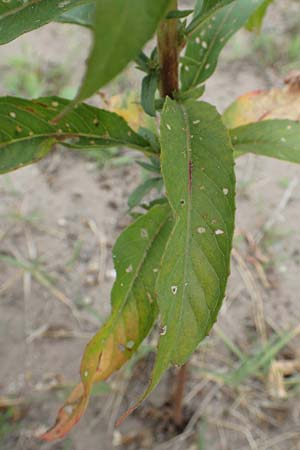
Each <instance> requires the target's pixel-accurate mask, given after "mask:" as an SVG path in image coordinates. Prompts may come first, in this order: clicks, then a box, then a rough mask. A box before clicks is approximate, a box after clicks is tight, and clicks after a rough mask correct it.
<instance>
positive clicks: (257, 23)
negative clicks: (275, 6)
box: [246, 0, 273, 33]
mask: <svg viewBox="0 0 300 450" xmlns="http://www.w3.org/2000/svg"><path fill="white" fill-rule="evenodd" d="M272 2H273V0H265V1H264V2H263V4H262V5H261V6H260V7H259V8H258V10H257V11H255V13H254V14H252V16H251V17H250V18H249V20H248V22H247V24H246V28H247V30H249V31H256V32H257V33H258V32H259V31H260V29H261V27H262V24H263V20H264V17H265V15H266V13H267V10H268V7H269V6H270V5H271V3H272Z"/></svg>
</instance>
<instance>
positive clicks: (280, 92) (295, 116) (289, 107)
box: [223, 79, 300, 128]
mask: <svg viewBox="0 0 300 450" xmlns="http://www.w3.org/2000/svg"><path fill="white" fill-rule="evenodd" d="M292 81H293V80H292V79H291V80H290V84H288V85H287V86H285V87H284V88H273V89H270V90H265V91H253V92H249V93H247V94H244V95H242V96H241V97H239V98H238V99H237V100H235V101H234V102H233V103H232V104H231V105H230V106H229V107H228V108H227V110H226V111H225V112H224V114H223V121H224V123H225V125H226V126H227V127H228V128H236V127H239V126H241V125H246V124H248V123H251V122H260V121H262V120H269V119H290V120H295V121H299V120H300V89H295V88H294V84H293V82H292Z"/></svg>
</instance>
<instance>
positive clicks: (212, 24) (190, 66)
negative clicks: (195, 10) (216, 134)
mask: <svg viewBox="0 0 300 450" xmlns="http://www.w3.org/2000/svg"><path fill="white" fill-rule="evenodd" d="M263 2H264V0H247V1H245V0H235V1H234V2H227V3H230V4H228V5H227V6H224V5H223V4H222V3H223V2H221V1H220V2H217V5H218V4H219V6H223V7H222V8H219V9H217V10H216V11H214V12H213V13H212V10H210V11H209V12H208V13H207V17H206V15H203V16H202V15H201V14H200V16H196V17H195V19H194V21H192V22H191V24H190V26H189V27H188V29H187V34H188V44H187V48H186V52H185V60H184V64H183V65H182V70H181V81H182V88H183V90H188V89H190V88H192V87H195V86H197V85H198V84H200V83H203V82H204V81H205V80H207V79H208V78H209V77H210V76H211V75H212V73H213V72H214V71H215V68H216V66H217V62H218V58H219V55H220V53H221V51H222V49H223V47H224V46H225V44H226V42H227V41H228V40H229V38H231V36H232V35H233V34H234V33H236V31H237V30H239V28H241V27H242V26H243V25H245V23H246V22H247V20H248V19H249V17H250V16H251V15H252V14H253V13H254V12H255V11H256V10H257V8H258V7H259V6H260V5H261V4H262V3H263ZM224 4H226V2H225V3H224Z"/></svg>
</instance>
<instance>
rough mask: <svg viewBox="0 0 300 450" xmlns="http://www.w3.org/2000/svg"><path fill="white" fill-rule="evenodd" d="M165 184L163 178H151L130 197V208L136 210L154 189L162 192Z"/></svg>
mask: <svg viewBox="0 0 300 450" xmlns="http://www.w3.org/2000/svg"><path fill="white" fill-rule="evenodd" d="M162 186H163V183H162V178H161V177H155V178H149V179H148V180H146V181H144V183H142V184H140V185H139V186H138V187H137V188H136V189H135V190H134V191H133V192H132V194H131V195H130V196H129V198H128V206H129V208H131V209H132V208H135V207H136V206H138V205H139V204H140V203H141V201H142V200H143V198H144V197H145V196H146V195H147V194H149V192H150V191H152V189H157V190H158V191H160V190H161V189H162Z"/></svg>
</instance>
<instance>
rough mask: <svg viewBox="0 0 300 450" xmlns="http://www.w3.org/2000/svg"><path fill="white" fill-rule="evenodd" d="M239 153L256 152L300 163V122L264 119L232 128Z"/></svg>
mask: <svg viewBox="0 0 300 450" xmlns="http://www.w3.org/2000/svg"><path fill="white" fill-rule="evenodd" d="M231 137H232V143H233V146H234V149H235V150H236V151H237V152H238V154H243V153H255V154H257V155H263V156H270V157H272V158H277V159H281V160H283V161H290V162H294V163H300V123H299V122H293V121H291V120H276V119H274V120H264V121H262V122H257V123H250V124H248V125H243V126H241V127H238V128H234V129H233V130H231Z"/></svg>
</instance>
